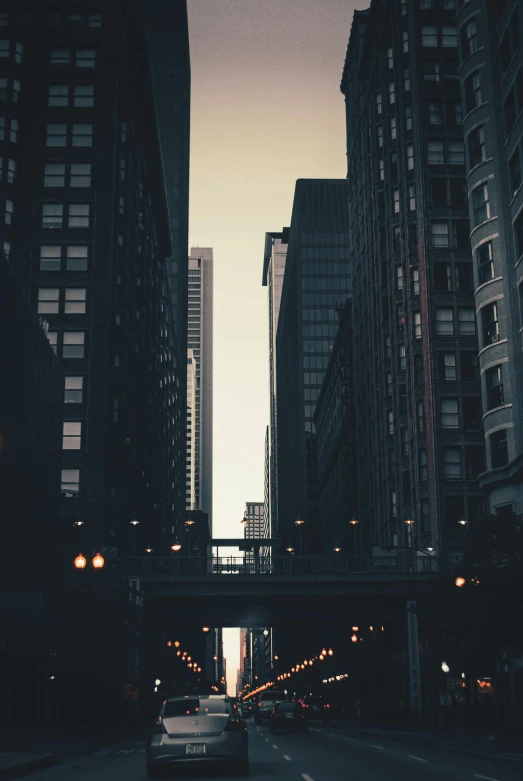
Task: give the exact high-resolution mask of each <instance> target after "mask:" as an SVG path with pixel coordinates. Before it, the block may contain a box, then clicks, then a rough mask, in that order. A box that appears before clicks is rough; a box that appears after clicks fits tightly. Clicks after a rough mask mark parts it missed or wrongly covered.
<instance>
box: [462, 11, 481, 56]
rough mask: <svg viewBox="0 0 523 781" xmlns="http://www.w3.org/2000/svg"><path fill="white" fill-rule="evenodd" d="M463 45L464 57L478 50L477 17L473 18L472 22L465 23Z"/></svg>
mask: <svg viewBox="0 0 523 781" xmlns="http://www.w3.org/2000/svg"><path fill="white" fill-rule="evenodd" d="M461 46H462V49H463V59H465V57H468V56H469V55H470V54H474V52H475V51H477V48H478V38H477V31H476V20H475V19H472V20H471V21H470V22H468V23H467V24H465V25H463V27H462V29H461Z"/></svg>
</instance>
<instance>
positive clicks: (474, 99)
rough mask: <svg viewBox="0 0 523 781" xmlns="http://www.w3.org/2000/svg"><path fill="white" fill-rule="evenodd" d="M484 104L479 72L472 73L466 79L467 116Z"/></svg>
mask: <svg viewBox="0 0 523 781" xmlns="http://www.w3.org/2000/svg"><path fill="white" fill-rule="evenodd" d="M481 103H482V97H481V80H480V77H479V71H476V72H475V73H472V74H471V75H470V76H469V77H468V78H467V79H465V108H466V110H467V114H468V113H469V111H472V110H473V109H475V108H476V107H477V106H480V105H481Z"/></svg>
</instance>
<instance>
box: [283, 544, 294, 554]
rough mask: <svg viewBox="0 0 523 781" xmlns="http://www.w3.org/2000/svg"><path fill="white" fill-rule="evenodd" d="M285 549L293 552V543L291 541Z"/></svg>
mask: <svg viewBox="0 0 523 781" xmlns="http://www.w3.org/2000/svg"><path fill="white" fill-rule="evenodd" d="M285 550H286V551H288V552H289V553H292V552H293V551H294V548H293V547H292V545H291V543H290V542H289V544H288V545H287V547H286V548H285Z"/></svg>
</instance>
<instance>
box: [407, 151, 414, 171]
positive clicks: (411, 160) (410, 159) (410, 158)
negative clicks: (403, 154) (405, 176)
mask: <svg viewBox="0 0 523 781" xmlns="http://www.w3.org/2000/svg"><path fill="white" fill-rule="evenodd" d="M407 170H409V171H412V170H414V146H413V145H412V144H407Z"/></svg>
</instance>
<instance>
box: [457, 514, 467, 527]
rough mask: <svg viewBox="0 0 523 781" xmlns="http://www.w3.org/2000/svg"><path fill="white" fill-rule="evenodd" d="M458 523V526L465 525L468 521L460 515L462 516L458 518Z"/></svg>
mask: <svg viewBox="0 0 523 781" xmlns="http://www.w3.org/2000/svg"><path fill="white" fill-rule="evenodd" d="M458 523H459V525H460V526H466V525H467V523H468V521H466V520H465V518H463V516H462V517H461V518H460V519H459V521H458Z"/></svg>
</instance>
